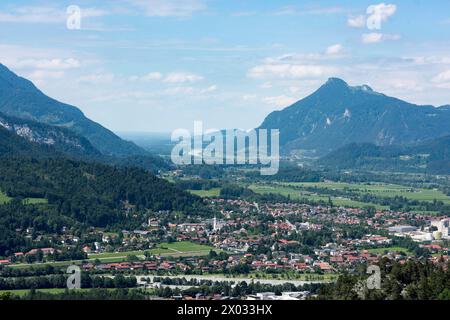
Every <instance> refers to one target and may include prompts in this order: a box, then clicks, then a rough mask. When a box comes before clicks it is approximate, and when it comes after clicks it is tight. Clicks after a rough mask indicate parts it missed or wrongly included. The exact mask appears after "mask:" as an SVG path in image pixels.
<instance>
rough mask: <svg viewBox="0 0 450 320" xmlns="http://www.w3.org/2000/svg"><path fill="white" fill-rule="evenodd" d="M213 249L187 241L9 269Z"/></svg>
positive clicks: (199, 253)
mask: <svg viewBox="0 0 450 320" xmlns="http://www.w3.org/2000/svg"><path fill="white" fill-rule="evenodd" d="M214 249H215V248H213V247H211V246H206V245H201V244H196V243H192V242H189V241H182V242H173V243H167V242H163V243H160V244H158V245H157V246H156V248H153V249H150V250H145V251H124V252H104V253H98V254H90V255H88V259H87V260H73V261H51V262H42V263H33V264H28V263H21V264H12V265H10V266H9V268H28V267H30V266H34V267H44V266H47V265H52V266H55V267H61V266H67V265H71V264H75V265H77V264H82V263H83V262H84V261H89V260H90V261H94V260H100V261H101V262H102V263H114V262H122V261H126V260H127V259H128V257H129V256H136V257H138V258H141V259H143V258H144V256H145V253H146V252H148V253H149V254H151V255H161V256H173V257H190V256H206V255H208V254H209V252H210V251H211V250H214Z"/></svg>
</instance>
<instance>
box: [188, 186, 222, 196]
mask: <svg viewBox="0 0 450 320" xmlns="http://www.w3.org/2000/svg"><path fill="white" fill-rule="evenodd" d="M188 191H189V192H190V193H192V194H195V195H196V196H199V197H202V198H208V197H218V196H219V194H220V188H213V189H210V190H188Z"/></svg>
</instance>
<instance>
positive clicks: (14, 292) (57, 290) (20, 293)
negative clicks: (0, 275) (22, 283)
mask: <svg viewBox="0 0 450 320" xmlns="http://www.w3.org/2000/svg"><path fill="white" fill-rule="evenodd" d="M66 290H67V289H66V288H50V289H36V292H42V293H49V294H61V293H64V292H65V291H66ZM74 290H75V291H78V292H83V291H84V292H86V291H91V290H105V289H95V288H80V289H74ZM106 290H108V291H113V290H117V289H106ZM29 292H30V289H19V290H0V295H2V294H7V293H10V294H11V295H13V296H18V297H22V296H25V295H26V294H27V293H29Z"/></svg>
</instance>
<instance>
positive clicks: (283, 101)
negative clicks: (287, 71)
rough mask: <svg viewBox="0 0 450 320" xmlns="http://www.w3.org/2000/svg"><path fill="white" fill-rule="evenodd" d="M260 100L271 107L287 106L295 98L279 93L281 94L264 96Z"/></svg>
mask: <svg viewBox="0 0 450 320" xmlns="http://www.w3.org/2000/svg"><path fill="white" fill-rule="evenodd" d="M262 101H263V102H264V103H265V104H267V105H270V106H272V107H277V108H280V107H287V106H289V105H291V104H293V103H294V102H295V101H296V100H295V99H294V98H291V97H288V96H285V95H281V96H276V97H266V98H263V99H262Z"/></svg>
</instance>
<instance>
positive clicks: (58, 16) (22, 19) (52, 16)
mask: <svg viewBox="0 0 450 320" xmlns="http://www.w3.org/2000/svg"><path fill="white" fill-rule="evenodd" d="M107 14H109V12H107V11H105V10H101V9H96V8H81V17H82V18H91V17H100V16H104V15H107ZM67 17H68V15H67V12H66V8H57V7H45V6H23V7H15V8H13V9H12V10H11V11H10V12H0V22H10V23H64V22H65V21H66V20H67Z"/></svg>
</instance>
